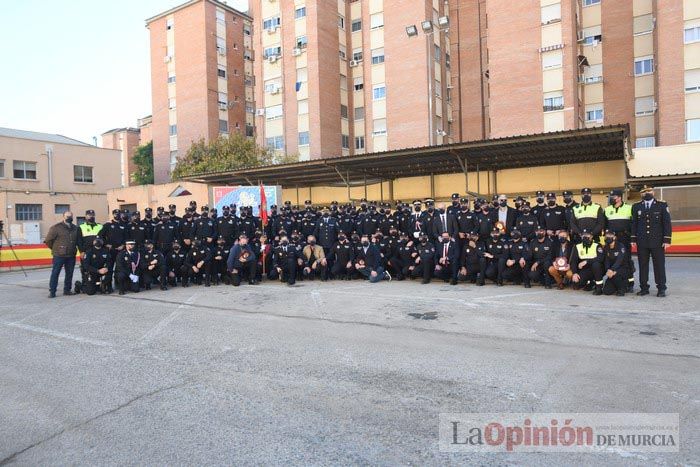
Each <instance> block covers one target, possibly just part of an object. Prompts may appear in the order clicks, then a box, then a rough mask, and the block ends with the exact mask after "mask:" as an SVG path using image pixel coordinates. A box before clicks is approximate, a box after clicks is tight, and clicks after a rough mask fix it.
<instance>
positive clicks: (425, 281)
mask: <svg viewBox="0 0 700 467" xmlns="http://www.w3.org/2000/svg"><path fill="white" fill-rule="evenodd" d="M420 283H421V284H430V279H423V280H422V281H420Z"/></svg>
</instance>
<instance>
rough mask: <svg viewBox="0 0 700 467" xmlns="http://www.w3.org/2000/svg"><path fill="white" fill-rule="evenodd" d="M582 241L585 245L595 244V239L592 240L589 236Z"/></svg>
mask: <svg viewBox="0 0 700 467" xmlns="http://www.w3.org/2000/svg"><path fill="white" fill-rule="evenodd" d="M582 243H583V246H585V247H589V246H591V245H592V244H593V240H591V239H590V238H588V239H586V238H584V239H583V241H582Z"/></svg>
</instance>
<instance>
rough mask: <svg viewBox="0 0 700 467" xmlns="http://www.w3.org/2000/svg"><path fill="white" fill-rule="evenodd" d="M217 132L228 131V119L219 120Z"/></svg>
mask: <svg viewBox="0 0 700 467" xmlns="http://www.w3.org/2000/svg"><path fill="white" fill-rule="evenodd" d="M219 133H228V121H226V120H219Z"/></svg>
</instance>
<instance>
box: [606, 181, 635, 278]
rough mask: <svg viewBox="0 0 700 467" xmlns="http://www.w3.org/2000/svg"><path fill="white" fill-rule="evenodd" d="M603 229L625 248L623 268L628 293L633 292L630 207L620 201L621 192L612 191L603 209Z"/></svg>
mask: <svg viewBox="0 0 700 467" xmlns="http://www.w3.org/2000/svg"><path fill="white" fill-rule="evenodd" d="M605 224H606V225H605V229H606V230H611V231H612V232H614V233H615V238H616V241H617V242H620V243H621V244H622V245H624V247H625V253H626V256H625V265H626V266H625V267H626V269H627V271H629V278H628V279H627V281H628V290H627V291H628V292H632V291H633V290H634V271H635V269H634V263H633V262H632V248H631V247H630V243H631V237H632V206H631V205H629V204H627V203H625V202H624V201H623V200H622V190H612V191H611V192H610V195H609V196H608V206H607V207H606V208H605Z"/></svg>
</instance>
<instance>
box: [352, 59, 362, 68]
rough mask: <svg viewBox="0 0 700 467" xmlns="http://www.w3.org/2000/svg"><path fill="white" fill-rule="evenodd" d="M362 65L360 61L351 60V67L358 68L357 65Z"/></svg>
mask: <svg viewBox="0 0 700 467" xmlns="http://www.w3.org/2000/svg"><path fill="white" fill-rule="evenodd" d="M359 64H360V61H359V60H350V66H351V67H356V66H357V65H359Z"/></svg>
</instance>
